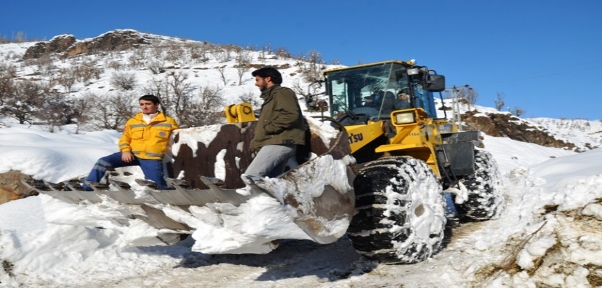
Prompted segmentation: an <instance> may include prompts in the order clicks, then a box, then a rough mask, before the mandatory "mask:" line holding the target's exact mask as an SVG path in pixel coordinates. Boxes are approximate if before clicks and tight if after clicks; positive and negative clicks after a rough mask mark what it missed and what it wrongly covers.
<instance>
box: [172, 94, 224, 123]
mask: <svg viewBox="0 0 602 288" xmlns="http://www.w3.org/2000/svg"><path fill="white" fill-rule="evenodd" d="M197 96H198V97H196V98H194V100H192V99H191V101H190V105H189V106H188V109H186V110H184V111H182V113H180V114H179V115H178V116H179V121H180V122H179V123H180V126H181V127H194V126H204V125H212V124H217V123H223V122H224V119H225V118H224V116H223V109H224V99H223V95H222V89H220V88H219V87H216V88H211V87H202V88H201V89H200V91H199V93H198V95H197Z"/></svg>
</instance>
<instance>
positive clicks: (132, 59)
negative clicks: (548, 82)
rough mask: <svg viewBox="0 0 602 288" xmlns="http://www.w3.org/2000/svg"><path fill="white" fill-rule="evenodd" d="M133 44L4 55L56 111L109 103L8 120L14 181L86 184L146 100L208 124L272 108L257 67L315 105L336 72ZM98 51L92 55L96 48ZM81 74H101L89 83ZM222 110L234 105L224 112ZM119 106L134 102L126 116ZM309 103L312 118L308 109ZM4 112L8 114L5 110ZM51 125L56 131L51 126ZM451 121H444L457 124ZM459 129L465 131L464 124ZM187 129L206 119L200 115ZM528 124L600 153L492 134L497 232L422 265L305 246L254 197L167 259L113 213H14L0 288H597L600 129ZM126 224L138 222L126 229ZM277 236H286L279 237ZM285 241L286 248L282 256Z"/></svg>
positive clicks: (252, 53)
mask: <svg viewBox="0 0 602 288" xmlns="http://www.w3.org/2000/svg"><path fill="white" fill-rule="evenodd" d="M113 32H115V31H112V32H109V33H113ZM125 32H128V33H130V36H131V34H132V33H133V34H134V36H139V37H140V39H142V40H140V41H147V42H148V43H151V44H149V45H148V46H143V48H138V49H125V50H119V51H104V52H103V51H98V52H95V53H91V54H89V55H88V54H85V53H84V54H81V55H79V56H73V57H68V58H62V57H60V55H59V54H57V55H55V56H52V57H50V58H45V57H41V58H32V59H27V60H22V57H23V54H24V53H25V51H27V49H28V48H29V47H32V46H33V45H35V43H19V44H2V45H0V76H2V77H4V76H7V75H8V76H9V77H10V78H11V79H12V80H11V81H14V82H12V84H15V85H17V86H18V85H21V84H18V83H24V82H25V81H24V80H25V79H29V80H32V81H33V82H35V83H38V84H39V85H40V87H38V88H39V89H40V91H45V92H48V93H49V94H48V95H52V96H53V97H56V98H53V99H55V100H57V101H58V102H61V101H64V102H61V103H66V104H69V105H72V107H79V108H81V109H84V108H86V107H84V106H77V105H76V104H77V103H78V101H80V100H83V99H95V100H96V101H98V100H99V99H100V100H101V101H104V102H102V103H98V102H93V103H95V104H94V105H92V106H91V107H88V109H87V110H85V113H83V114H82V113H79V114H78V113H77V109H71V110H69V109H68V110H62V111H63V112H61V113H67V112H68V113H67V114H69V113H71V114H69V115H70V117H74V119H76V120H77V121H76V122H74V123H70V124H68V125H59V124H58V123H54V122H51V121H50V120H51V119H54V118H57V115H59V114H60V113H59V112H57V111H59V110H51V109H50V108H56V107H58V106H44V105H43V104H40V103H35V101H33V102H31V103H26V104H27V105H30V106H28V107H30V108H31V110H28V111H31V113H32V114H31V116H32V117H33V118H32V121H25V122H26V123H25V124H19V123H18V122H19V119H17V118H16V117H15V116H14V115H12V114H10V113H9V114H6V115H3V116H0V140H1V141H0V173H6V172H8V171H11V170H13V171H14V170H16V171H21V172H22V173H24V174H27V175H31V176H33V177H34V178H36V179H45V180H48V181H52V182H57V181H61V180H66V179H69V178H73V177H76V176H80V175H83V174H86V173H87V172H88V171H89V169H90V167H92V165H93V164H94V162H95V161H96V159H97V158H98V157H101V156H104V155H107V154H109V153H112V152H115V151H116V150H117V147H116V144H115V143H116V142H117V139H118V137H119V132H118V131H115V130H114V129H109V127H108V126H111V125H109V124H115V123H117V122H119V121H121V120H119V119H118V118H119V117H117V116H119V113H120V112H127V111H131V109H135V108H136V101H135V100H136V99H137V98H138V97H139V96H140V95H141V94H143V93H160V94H161V95H162V98H163V99H172V100H173V101H172V102H169V103H165V105H166V107H165V108H166V109H171V110H168V111H173V112H176V111H178V109H182V108H186V109H194V108H192V107H193V106H194V105H192V106H186V107H185V106H182V105H183V104H182V103H183V102H177V101H175V100H174V99H176V98H177V96H178V95H180V96H182V95H185V96H187V97H183V98H179V99H180V100H183V99H187V100H186V101H191V102H186V103H189V104H190V103H192V102H194V101H196V102H195V104H198V105H201V104H207V105H205V106H203V109H204V110H200V112H202V113H198V112H199V110H195V115H196V114H197V113H198V114H202V115H208V114H211V112H215V113H220V111H222V109H223V106H224V105H225V104H231V103H235V102H239V101H240V100H241V99H244V100H247V101H250V102H253V101H257V102H256V103H255V104H257V103H260V102H259V98H258V96H259V91H258V89H257V87H255V86H254V79H253V77H251V73H250V72H251V71H253V69H255V68H257V67H259V66H263V65H274V66H277V67H278V68H279V70H280V71H281V72H283V78H284V83H283V86H288V87H291V88H293V89H295V90H296V91H297V92H298V95H299V96H302V95H303V94H304V93H307V84H308V83H309V82H308V78H311V77H315V76H316V74H315V73H317V72H319V70H321V69H322V66H323V64H324V63H320V62H321V61H320V60H319V58H318V59H315V58H314V59H313V60H312V59H309V58H308V59H305V60H302V59H296V58H292V57H290V55H287V53H286V51H269V49H268V48H267V47H264V48H253V49H248V50H247V49H241V47H231V46H228V45H223V46H219V45H213V44H210V43H202V42H197V41H190V40H186V39H177V38H172V37H166V36H159V35H150V34H145V33H138V32H135V31H131V30H127V31H125ZM103 35H104V34H103ZM103 35H101V36H103ZM104 36H106V35H104ZM57 37H59V36H57ZM61 37H62V36H61ZM99 37H100V36H99ZM55 38H56V37H55ZM97 38H98V37H97ZM95 39H96V38H95ZM92 40H94V39H82V40H78V43H83V42H85V41H92ZM87 43H88V44H90V43H91V42H87ZM88 44H86V45H88ZM86 45H84V44H82V47H84V46H85V47H90V46H86ZM90 45H91V44H90ZM178 47H179V48H178ZM314 56H315V55H314ZM317 64H319V65H317ZM419 64H420V63H419ZM324 66H326V67H333V66H331V65H324ZM86 68H94V69H86ZM70 71H71V72H73V71H79V73H83V74H81V75H80V74H77V75H79V76H77V75H75V74H70V73H71V72H70ZM82 71H84V72H85V71H88V72H90V71H92V72H94V73H92V74H90V75H91V76H90V77H89V78H87V77H83V76H82V75H85V74H86V73H84V72H82ZM96 72H98V74H95V73H96ZM69 77H73V78H72V80H73V82H71V81H68V80H69ZM118 80H124V81H118ZM0 83H2V82H0ZM12 84H11V85H12ZM129 84H131V85H129ZM17 86H15V87H17ZM7 87H13V86H7ZM126 88H127V89H126ZM16 91H23V90H16ZM210 96H211V97H210ZM170 97H172V98H170ZM212 97H214V98H212ZM50 98H52V97H49V98H45V100H47V101H50V100H51V99H50ZM216 98H218V99H221V100H222V102H220V101H217V102H214V101H215V100H216ZM208 99H211V101H209V102H207V100H208ZM2 100H6V99H2ZM122 100H123V101H122ZM445 101H446V106H448V107H451V106H453V104H454V103H452V102H451V101H452V100H451V99H446V100H445ZM25 102H26V101H25ZM25 102H19V101H17V102H15V103H13V104H15V105H16V104H19V105H20V104H22V103H25ZM58 102H53V103H55V104H56V103H58ZM118 102H121V104H123V103H126V104H127V103H129V104H128V105H126V106H127V107H121V108H120V107H118V105H113V104H116V103H118ZM184 102H185V101H184ZM437 103H438V104H439V105H440V104H441V103H440V101H437ZM300 104H301V107H304V101H303V99H300ZM0 105H4V107H7V104H6V102H0ZM59 106H60V105H59ZM201 106H202V105H201ZM20 107H21V106H20ZM61 107H64V106H61ZM459 107H460V112H465V111H467V110H474V109H477V110H478V111H479V113H507V112H499V111H497V110H495V109H493V108H490V107H485V106H479V105H477V106H470V107H469V106H467V105H465V104H461V105H459ZM45 109H46V110H45ZM119 109H125V110H126V111H121V110H119ZM65 111H66V112H65ZM39 112H43V113H39ZM80 112H81V111H80ZM44 113H47V114H51V115H50V116H52V117H44ZM52 113H56V114H52ZM103 113H104V114H103ZM439 113H441V114H440V116H441V117H443V111H440V112H439ZM184 114H185V113H183V112H182V113H173V115H184ZM308 114H309V113H308ZM83 116H89V117H83ZM109 116H110V117H109ZM193 116H194V115H193ZM220 116H221V115H220ZM446 116H447V117H448V118H450V119H451V118H452V117H453V111H447V114H446ZM103 117H104V118H103ZM107 117H109V118H110V119H109V120H107ZM111 117H114V118H111ZM182 117H183V116H182ZM61 119H63V118H61ZM220 119H221V118H220ZM68 120H69V119H68ZM180 120H181V122H185V121H190V122H189V123H193V122H194V121H208V119H204V118H203V119H201V118H194V117H192V116H191V118H186V119H180ZM209 120H211V121H216V120H215V119H209ZM70 121H71V120H70ZM219 121H222V120H219ZM517 121H520V122H525V123H530V124H531V125H530V126H534V127H535V126H538V127H540V128H539V129H542V130H545V131H547V132H548V133H550V134H553V135H554V136H556V137H558V138H560V139H564V140H567V141H569V142H571V143H574V144H576V145H577V146H578V147H583V148H586V149H584V150H585V151H586V152H583V153H577V152H575V151H571V150H569V149H563V148H552V147H542V146H540V145H537V144H533V143H526V142H519V141H515V140H512V139H510V138H506V137H492V136H490V135H483V143H484V146H485V150H487V151H489V152H491V154H492V155H493V158H494V159H495V160H496V162H497V166H498V167H499V170H500V172H501V173H502V184H503V187H502V189H501V190H502V192H503V193H504V198H505V201H506V207H505V210H504V211H503V212H502V213H501V215H500V217H499V218H498V219H495V220H491V221H484V222H466V223H462V224H461V225H459V226H458V227H455V228H454V229H450V230H449V231H446V239H447V240H446V242H445V245H444V246H445V247H443V249H442V250H441V251H439V252H438V253H436V254H435V255H434V256H433V257H432V258H429V259H427V260H426V261H424V262H420V263H417V264H413V265H383V264H378V263H376V262H373V261H369V260H366V259H365V258H362V257H361V256H360V255H359V254H357V252H356V251H355V249H354V248H353V246H352V245H351V243H350V241H349V239H348V238H347V237H346V236H344V237H342V238H341V239H339V240H338V241H336V242H335V243H332V244H327V245H321V244H317V243H315V242H312V241H309V240H303V239H307V238H304V237H305V236H306V235H304V234H303V235H302V236H303V237H301V236H299V235H301V234H302V233H301V232H300V231H298V227H296V226H295V225H293V224H291V222H290V219H289V218H287V215H288V214H287V213H286V212H287V211H285V208H283V207H282V205H280V203H279V202H277V201H276V200H275V199H273V198H272V197H257V198H254V200H256V201H253V202H252V203H251V202H250V203H248V204H249V205H248V206H245V207H243V208H236V209H232V208H229V207H226V206H224V207H221V208H224V209H223V210H221V211H220V209H216V210H215V211H217V212H216V213H215V214H216V215H217V214H220V215H219V216H220V217H223V218H221V219H220V218H218V217H217V216H215V215H213V214H210V213H208V212H207V210H206V209H204V208H205V207H196V208H195V207H193V209H191V210H192V212H191V214H192V213H196V216H199V219H201V218H203V219H204V220H207V219H208V221H207V223H208V224H207V223H201V222H198V223H197V224H199V226H198V227H197V228H199V229H198V230H196V231H197V235H196V236H197V238H198V239H197V238H195V239H196V240H194V239H192V238H194V237H188V238H187V239H186V240H184V241H182V242H179V243H177V244H175V245H164V244H165V243H162V242H161V241H159V239H158V238H157V237H155V235H156V232H157V231H156V230H157V229H153V228H152V227H150V226H148V225H146V224H145V223H143V222H142V221H138V219H134V218H131V217H129V218H128V217H126V216H130V215H129V214H126V213H125V212H124V209H122V207H120V206H118V205H111V204H112V202H110V201H105V202H102V203H100V204H99V205H96V206H95V205H89V206H85V205H71V204H66V203H63V202H60V201H57V200H56V199H54V198H51V197H49V196H47V195H38V196H31V197H27V198H24V199H19V200H14V201H11V202H8V203H4V204H0V263H2V267H0V287H245V286H248V287H374V286H377V287H446V288H447V287H599V286H600V285H602V262H601V260H600V259H602V236H601V235H600V233H599V231H600V229H602V224H601V223H602V206H601V205H600V203H601V199H602V188H601V187H602V174H600V171H602V164H601V162H600V161H599V159H600V158H601V157H602V150H600V149H591V150H590V148H594V147H597V146H599V145H602V138H601V137H602V132H600V131H602V124H601V123H602V122H600V121H585V120H579V119H575V120H570V119H544V118H535V119H519V120H517ZM30 122H32V123H34V124H35V125H30ZM63 124H64V123H63ZM116 128H120V127H119V125H117V127H116ZM519 132H520V131H519ZM588 143H589V144H588ZM127 170H128V172H130V173H133V175H132V177H141V176H140V175H141V172H140V170H139V169H137V167H131V169H130V168H127ZM323 174H333V173H332V171H328V172H324V173H323ZM304 180H307V179H304ZM308 182H309V181H308ZM0 188H2V187H0ZM216 206H219V205H216ZM241 207H242V206H241ZM162 208H164V209H165V210H163V211H168V212H167V213H169V212H173V213H179V212H182V210H184V209H180V208H179V207H169V205H165V207H162ZM197 208H199V209H197ZM218 208H219V207H218ZM174 211H175V212H174ZM215 211H212V212H215ZM188 212H190V211H188ZM222 212H223V213H222ZM250 212H253V213H254V214H252V213H250ZM183 214H184V213H183ZM232 215H236V216H240V217H230V216H232ZM214 216H215V217H214ZM124 218H127V219H125V220H126V221H121V220H124ZM227 218H230V219H227ZM224 219H225V220H224ZM240 219H242V220H241V221H239V220H240ZM193 220H194V219H193ZM111 221H112V222H111ZM128 221H129V222H128ZM63 224H69V225H63ZM209 224H210V225H209ZM289 224H290V225H289ZM101 226H102V227H106V228H105V229H100V228H99V227H101ZM291 227H292V228H294V229H291ZM295 229H296V230H295ZM231 230H236V231H239V232H240V233H230V232H231ZM208 231H211V233H207V232H208ZM204 232H206V233H204ZM270 233H272V234H273V233H280V234H281V235H284V237H280V238H268V237H267V236H269V235H270ZM296 233H301V234H299V235H298V234H296ZM287 237H288V238H287ZM283 238H285V239H284V240H282V239H283ZM199 239H201V240H199ZM257 239H260V240H264V242H265V243H264V242H259V241H258V240H257ZM266 239H268V241H267V242H269V244H268V245H269V246H270V247H268V248H269V249H267V248H266V249H264V250H262V251H253V252H255V253H268V252H269V251H271V250H272V249H273V251H271V252H270V253H268V254H259V255H257V254H225V255H210V254H204V253H199V252H197V251H203V250H200V249H195V247H197V248H198V246H199V245H203V246H206V247H210V246H213V247H218V248H219V247H227V246H229V245H233V244H237V243H246V244H248V245H247V246H245V248H248V250H244V251H243V252H249V251H251V250H254V249H255V250H258V248H257V247H254V246H253V244H257V243H260V244H266V243H267V242H266V241H265V240H266ZM273 239H280V240H279V241H273V242H271V241H272V240H273ZM293 239H295V240H293ZM195 241H196V242H195ZM258 247H259V246H258ZM241 251H242V250H241Z"/></svg>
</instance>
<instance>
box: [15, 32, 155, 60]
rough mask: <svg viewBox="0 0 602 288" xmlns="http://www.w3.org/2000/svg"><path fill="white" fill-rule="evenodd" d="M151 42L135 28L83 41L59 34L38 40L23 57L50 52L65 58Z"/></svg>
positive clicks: (28, 57) (134, 46)
mask: <svg viewBox="0 0 602 288" xmlns="http://www.w3.org/2000/svg"><path fill="white" fill-rule="evenodd" d="M150 43H151V42H150V39H149V38H147V37H145V35H144V34H142V33H139V32H138V31H135V30H114V31H111V32H107V33H105V34H102V35H100V36H98V37H95V38H91V39H85V40H82V41H77V40H76V39H75V36H73V35H59V36H56V37H54V38H52V39H50V41H44V42H38V43H36V44H35V45H33V46H31V47H30V48H29V49H27V51H25V54H24V55H23V59H33V58H40V57H41V56H43V55H47V54H50V53H55V54H60V56H61V57H63V58H64V57H72V56H76V55H80V54H94V53H98V52H102V51H121V50H128V49H132V48H137V47H140V45H148V44H150Z"/></svg>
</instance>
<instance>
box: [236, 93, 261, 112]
mask: <svg viewBox="0 0 602 288" xmlns="http://www.w3.org/2000/svg"><path fill="white" fill-rule="evenodd" d="M238 101H239V102H245V103H249V104H251V106H253V108H255V109H257V108H259V107H261V103H262V101H261V100H260V99H259V97H257V96H256V95H255V93H253V92H251V91H249V92H246V93H244V94H242V95H240V96H238Z"/></svg>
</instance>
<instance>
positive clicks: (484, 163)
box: [455, 150, 505, 221]
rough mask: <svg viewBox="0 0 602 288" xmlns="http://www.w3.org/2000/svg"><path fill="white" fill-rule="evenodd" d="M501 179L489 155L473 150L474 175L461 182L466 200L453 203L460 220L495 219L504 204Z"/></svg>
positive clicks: (495, 164) (485, 152)
mask: <svg viewBox="0 0 602 288" xmlns="http://www.w3.org/2000/svg"><path fill="white" fill-rule="evenodd" d="M501 179H502V178H501V175H500V172H499V170H498V166H497V163H496V162H495V160H494V159H493V157H492V156H491V153H489V152H487V151H483V150H475V173H474V174H473V175H469V176H467V177H465V178H464V179H462V180H461V182H462V184H463V185H464V187H466V190H468V195H467V197H466V198H467V199H466V201H464V202H463V203H457V202H458V200H457V199H456V201H455V202H456V210H457V211H458V214H459V215H460V218H462V219H464V220H472V221H483V220H489V219H495V218H497V217H498V216H499V215H500V213H501V212H502V210H503V209H504V202H505V201H504V196H503V195H502V180H501ZM457 197H458V196H456V198H457Z"/></svg>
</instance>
